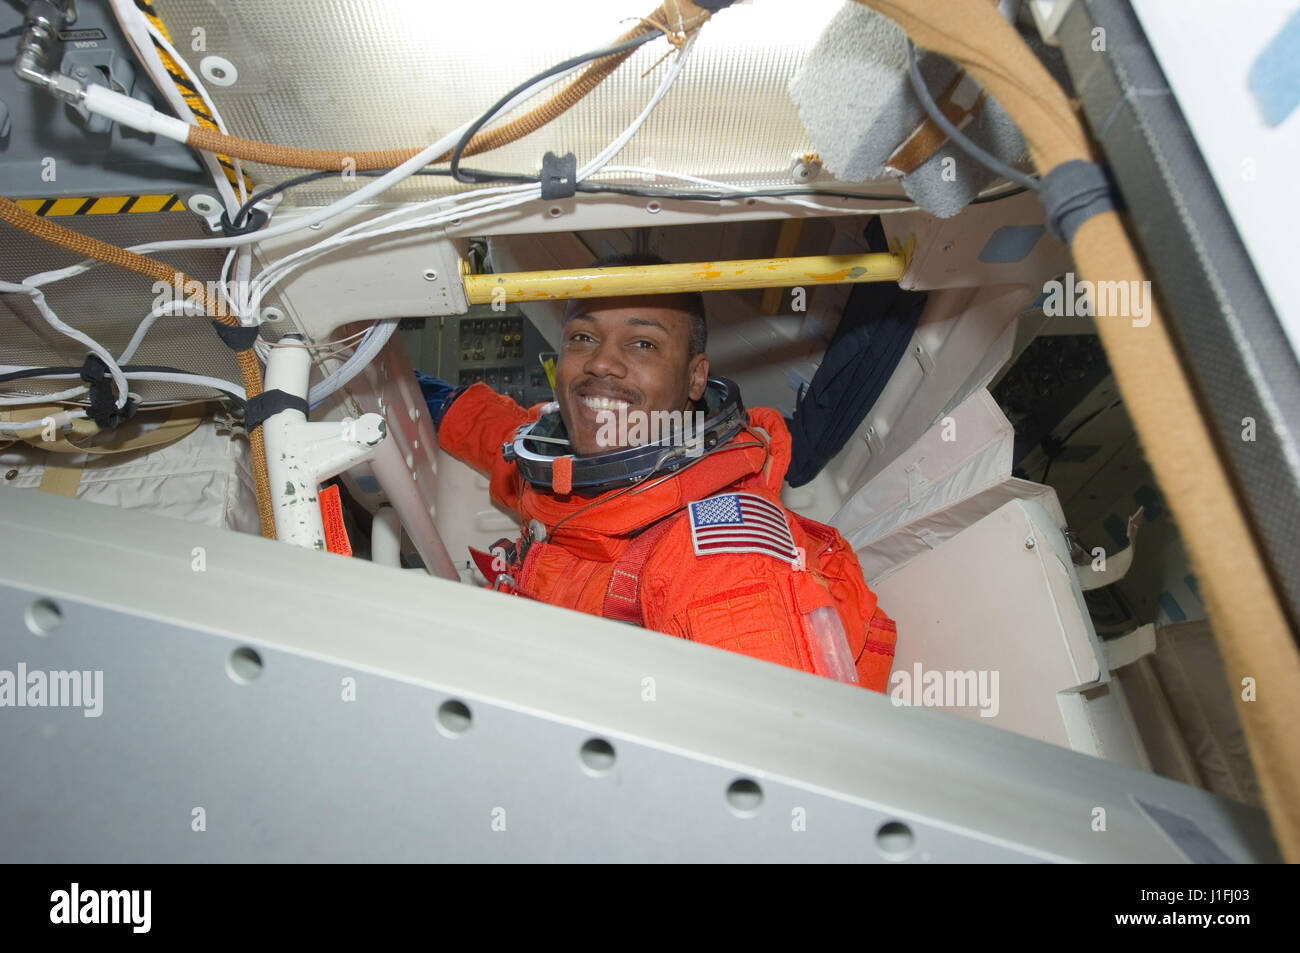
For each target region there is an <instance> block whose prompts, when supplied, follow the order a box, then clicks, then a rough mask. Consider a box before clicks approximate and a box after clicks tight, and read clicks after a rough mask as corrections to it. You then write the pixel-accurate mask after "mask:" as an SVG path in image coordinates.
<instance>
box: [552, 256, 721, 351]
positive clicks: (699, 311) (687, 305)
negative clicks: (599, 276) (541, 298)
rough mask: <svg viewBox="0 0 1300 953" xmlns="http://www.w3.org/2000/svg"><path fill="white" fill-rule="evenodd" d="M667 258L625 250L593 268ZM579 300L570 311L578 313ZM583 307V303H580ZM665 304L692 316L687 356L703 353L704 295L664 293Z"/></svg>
mask: <svg viewBox="0 0 1300 953" xmlns="http://www.w3.org/2000/svg"><path fill="white" fill-rule="evenodd" d="M667 264H669V262H668V261H667V260H666V259H663V258H660V257H659V256H658V255H656V254H653V253H652V252H623V253H621V254H618V255H606V256H605V257H604V258H600V259H598V260H596V261H594V262H592V263H591V267H593V268H621V267H623V266H625V265H667ZM599 300H601V299H600V298H588V299H587V301H586V302H583V303H584V304H586V303H589V302H592V301H599ZM574 305H577V302H572V303H571V305H570V309H569V313H570V314H572V313H576V312H575V311H574V310H573V307H574ZM578 306H579V307H581V305H578ZM664 306H665V307H674V308H676V309H677V310H680V311H683V312H684V313H686V314H687V315H689V316H690V319H691V326H690V342H689V346H688V351H689V353H688V354H687V357H690V358H693V357H695V355H697V354H703V353H704V349H705V347H707V346H708V343H709V325H708V316H707V315H706V314H705V312H704V295H703V294H701V293H700V292H698V291H683V292H677V293H674V294H671V295H664Z"/></svg>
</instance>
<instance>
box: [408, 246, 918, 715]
mask: <svg viewBox="0 0 1300 953" xmlns="http://www.w3.org/2000/svg"><path fill="white" fill-rule="evenodd" d="M655 264H664V262H663V260H662V259H660V258H657V257H655V256H646V255H641V256H633V255H624V256H617V257H614V258H607V259H602V260H601V261H598V262H596V263H595V265H594V266H593V267H595V268H607V267H615V266H621V265H655ZM707 340H708V335H707V325H706V320H705V313H704V300H703V296H701V295H699V294H658V295H655V294H650V295H635V296H626V297H614V298H597V299H587V300H572V301H570V302H568V306H567V308H566V310H565V319H564V326H563V334H562V341H561V345H560V349H559V359H558V362H557V366H556V387H555V396H556V400H555V401H554V402H553V403H550V404H538V405H536V406H534V407H532V408H527V409H525V408H523V407H520V406H519V405H518V404H516V403H515V402H514V401H513V400H511V399H510V398H508V397H504V396H502V395H500V394H497V393H495V392H494V391H492V390H491V388H489V387H487V386H486V385H485V384H481V383H476V384H472V385H470V386H469V387H465V388H458V389H455V390H453V389H452V388H451V387H450V385H447V384H445V383H443V382H441V381H438V380H437V379H435V378H429V377H425V376H423V375H421V378H420V380H421V385H422V388H423V390H424V394H425V398H426V401H427V402H428V404H429V408H430V410H431V412H432V414H433V419H434V426H435V427H436V428H437V432H438V442H439V444H440V445H441V446H442V449H443V450H445V451H447V452H448V453H450V454H451V455H452V456H454V457H456V458H457V459H460V460H463V461H464V462H465V463H467V464H469V465H470V466H472V467H474V468H475V469H476V470H478V471H479V472H481V473H483V474H485V475H487V476H488V477H489V478H490V480H491V485H490V491H489V492H490V493H491V496H492V499H493V501H494V502H495V503H496V504H497V505H498V506H501V507H503V508H505V509H507V510H509V511H510V512H511V513H512V514H513V515H514V516H515V517H516V518H517V519H518V520H519V522H520V527H521V531H522V536H521V537H520V538H519V539H518V540H517V541H514V542H511V541H510V540H499V541H498V542H497V543H495V544H493V546H492V550H493V552H494V554H495V558H488V557H486V555H485V554H482V553H480V554H478V555H477V556H476V561H477V562H478V564H479V567H480V568H481V569H482V570H483V571H484V574H485V575H486V576H487V577H488V582H489V584H491V585H492V586H493V587H494V588H497V589H503V590H504V591H507V592H511V593H514V594H515V595H518V596H524V597H526V598H532V599H537V600H541V601H544V602H549V603H552V604H554V605H558V606H563V607H565V608H569V609H576V610H578V611H580V612H586V613H589V614H591V615H597V616H604V617H605V618H611V619H617V620H619V621H622V622H630V623H633V624H636V625H641V626H644V627H645V628H647V629H653V630H655V631H658V632H663V633H666V634H668V635H675V636H678V637H681V638H685V639H689V640H691V641H694V642H702V643H704V644H706V645H712V646H716V647H718V648H723V649H728V650H730V651H733V652H739V653H741V654H744V655H749V656H751V657H754V658H759V659H763V660H765V661H769V662H774V663H776V664H779V665H786V666H789V667H792V668H797V669H801V670H803V671H806V672H813V673H815V674H818V675H823V676H826V677H828V678H835V679H838V680H840V681H845V682H854V683H857V684H859V685H861V686H863V687H865V688H871V689H874V690H876V691H880V692H883V691H885V689H886V684H887V680H888V676H889V667H890V663H891V662H892V659H893V652H894V641H895V632H894V624H893V622H892V621H891V620H890V619H889V617H888V616H887V615H886V614H885V613H884V612H883V611H882V610H881V609H880V608H879V607H878V606H877V605H876V597H875V595H874V594H873V593H872V592H871V590H870V589H868V588H867V585H866V583H865V582H864V581H863V578H862V571H861V569H860V567H859V566H858V562H857V559H856V557H855V556H854V554H853V551H852V550H851V549H850V548H849V546H848V544H847V543H846V542H845V541H844V539H843V537H841V536H840V534H839V533H838V532H836V531H835V530H834V529H833V528H832V527H829V526H825V525H823V524H821V523H817V522H815V521H813V520H809V519H807V518H805V517H802V516H800V515H798V514H796V513H794V512H792V511H789V510H787V509H786V508H785V507H784V506H782V504H781V500H780V491H781V484H782V481H783V480H784V477H785V472H786V469H787V468H788V467H789V464H790V434H789V431H788V430H787V429H786V425H785V421H784V420H783V419H782V417H781V415H780V414H779V413H777V412H776V411H775V410H771V409H769V408H765V407H755V408H751V409H749V410H746V409H745V408H744V406H743V405H742V404H741V401H740V393H739V389H738V387H737V386H736V384H735V383H734V382H733V381H729V380H726V379H725V378H711V377H710V376H709V358H708V355H707V353H706V352H705V348H706V345H707Z"/></svg>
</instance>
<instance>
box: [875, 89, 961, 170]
mask: <svg viewBox="0 0 1300 953" xmlns="http://www.w3.org/2000/svg"><path fill="white" fill-rule="evenodd" d="M965 76H966V74H965V73H958V74H957V75H956V77H954V79H953V81H952V83H950V84H949V85H948V88H947V89H945V90H944V91H943V94H942V95H941V96H940V97H939V99H938V101H937V102H936V105H937V106H938V107H939V110H940V111H941V112H942V113H943V114H944V116H946V117H947V119H948V121H949V122H950V123H952V124H953V125H954V126H957V127H958V128H959V129H960V128H961V124H962V122H963V120H964V119H965V118H966V116H967V115H969V116H971V117H972V118H973V117H975V116H978V115H979V114H980V111H981V110H982V109H983V108H984V95H985V94H984V91H983V90H980V93H979V95H978V96H977V97H975V102H974V103H972V104H971V107H970V109H963V108H962V107H961V106H959V105H957V103H956V102H954V101H953V96H954V95H955V94H956V92H957V87H958V86H960V85H961V81H962V80H963V79H964V78H965ZM947 141H948V134H947V133H946V132H944V131H943V130H942V129H940V128H939V126H938V124H937V123H935V121H934V120H933V119H931V118H930V117H929V116H925V117H923V118H922V119H921V121H920V122H918V123H917V124H916V126H915V127H913V129H912V131H911V132H909V133H908V134H907V137H906V138H904V139H903V141H902V142H901V143H900V144H899V145H898V148H896V149H895V150H894V152H893V154H892V155H891V156H890V157H889V158H888V159H886V160H885V168H886V169H892V170H894V171H896V172H898V173H899V174H901V175H907V174H909V173H911V172H915V171H916V170H917V169H918V168H919V167H920V166H921V165H922V164H923V163H924V162H925V161H926V160H928V159H929V158H930V157H931V156H932V155H934V154H935V152H937V151H938V150H939V148H940V147H942V146H943V145H944V144H945V143H946V142H947Z"/></svg>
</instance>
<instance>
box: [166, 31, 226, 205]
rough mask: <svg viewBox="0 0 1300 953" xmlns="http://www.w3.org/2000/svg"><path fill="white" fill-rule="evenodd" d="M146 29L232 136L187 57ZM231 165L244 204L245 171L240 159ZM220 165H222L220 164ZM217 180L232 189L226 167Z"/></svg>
mask: <svg viewBox="0 0 1300 953" xmlns="http://www.w3.org/2000/svg"><path fill="white" fill-rule="evenodd" d="M145 27H146V28H147V29H148V31H149V35H150V36H151V37H153V39H154V41H155V42H156V43H157V44H158V45H159V46H161V47H162V48H163V50H164V51H166V53H167V55H168V56H170V57H171V58H172V59H173V60H175V61H176V65H177V66H179V67H180V68H181V72H182V73H184V74H185V78H186V79H188V80H189V81H190V85H191V86H193V87H194V91H195V92H196V93H198V96H199V99H201V100H203V105H204V106H206V107H207V108H208V115H209V116H211V117H212V121H213V122H214V123H216V125H217V131H218V132H220V133H221V134H222V135H226V136H228V135H230V130H229V129H227V128H226V123H225V121H224V120H223V119H222V118H221V112H220V110H218V109H217V104H216V103H215V102H213V100H212V96H211V95H209V94H208V90H207V87H206V86H204V85H203V81H202V80H201V79H199V77H198V74H197V73H195V72H194V70H193V69H191V68H190V64H189V63H187V62H186V61H185V57H183V56H181V54H180V53H179V52H178V51H177V49H176V47H174V46H172V44H171V41H170V40H169V39H167V37H166V36H164V35H163V32H162V31H161V30H159V29H158V28H157V27H156V26H154V25H153V24H152V23H150V22H149V21H148V20H145ZM169 78H170V77H169ZM173 85H175V84H173ZM185 115H187V116H193V110H190V109H188V108H187V109H186V112H185ZM195 118H197V117H195ZM197 124H198V123H197V122H195V123H194V125H197ZM231 164H232V165H234V167H235V180H236V181H235V184H236V186H237V187H238V188H239V199H240V202H241V203H242V202H243V201H245V200H247V199H248V192H247V190H246V188H245V186H244V170H243V169H242V168H241V167H240V164H239V159H238V157H235V156H232V157H231ZM218 165H220V163H219V162H218ZM215 179H216V184H217V188H221V187H222V186H225V188H226V189H227V190H228V189H229V188H230V179H229V178H228V177H227V176H226V172H225V167H224V166H221V173H220V175H217V176H215ZM232 196H233V193H232ZM238 209H239V204H238V203H236V204H235V207H234V208H230V207H229V204H228V205H227V211H228V212H230V214H231V215H234V214H235V212H236V211H237V210H238Z"/></svg>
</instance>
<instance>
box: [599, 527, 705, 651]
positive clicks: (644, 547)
mask: <svg viewBox="0 0 1300 953" xmlns="http://www.w3.org/2000/svg"><path fill="white" fill-rule="evenodd" d="M685 513H686V510H685V509H681V510H678V511H677V512H675V513H673V514H671V515H670V516H665V517H664V518H663V519H661V520H660V521H659V522H658V523H655V524H653V525H652V526H650V527H649V528H647V529H644V530H642V531H641V533H640V535H638V536H637V537H636V538H635V539H633V540H632V543H631V545H629V546H628V548H627V549H625V550H624V551H623V555H622V556H620V557H619V559H618V562H617V563H615V564H614V571H613V572H611V573H610V574H609V587H608V588H607V589H606V590H605V606H604V608H603V609H602V610H601V615H603V616H604V617H605V618H606V619H615V620H617V621H619V622H631V623H632V624H633V625H643V624H644V623H645V616H644V615H643V614H642V612H641V573H642V570H644V569H645V564H646V563H647V562H648V561H649V559H650V554H651V553H652V552H654V548H655V544H656V543H658V542H659V540H661V539H663V537H664V535H665V534H666V533H667V532H668V531H669V530H670V529H672V528H673V526H674V525H675V524H676V523H677V520H678V518H679V517H681V516H684V515H685Z"/></svg>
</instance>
